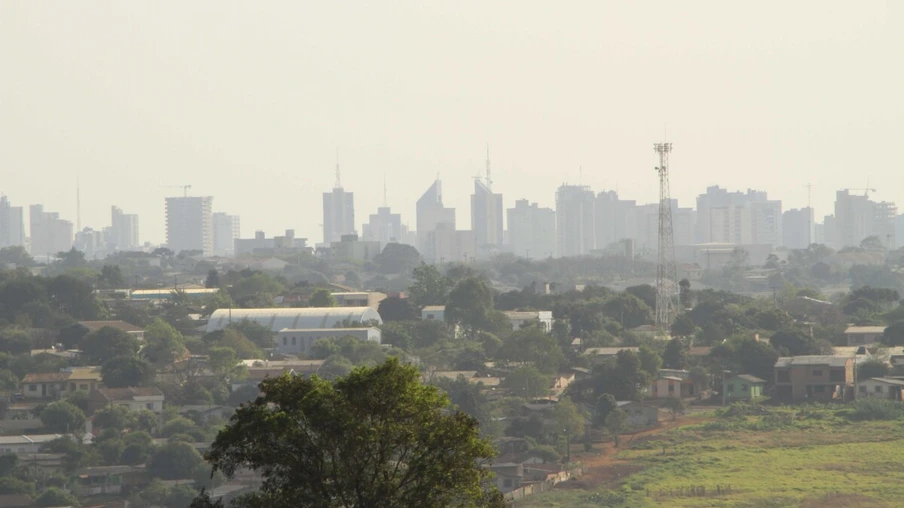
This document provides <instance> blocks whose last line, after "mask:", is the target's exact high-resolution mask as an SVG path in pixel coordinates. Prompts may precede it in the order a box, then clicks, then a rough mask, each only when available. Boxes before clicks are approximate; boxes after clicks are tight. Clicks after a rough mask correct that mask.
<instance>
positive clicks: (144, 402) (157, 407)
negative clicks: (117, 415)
mask: <svg viewBox="0 0 904 508" xmlns="http://www.w3.org/2000/svg"><path fill="white" fill-rule="evenodd" d="M107 406H121V407H125V408H128V409H129V411H141V410H142V409H147V410H148V411H153V412H155V413H161V412H163V392H162V391H160V388H157V387H154V386H142V387H132V388H98V389H97V390H94V391H93V392H91V395H89V396H88V407H90V408H91V409H92V410H93V411H97V410H99V409H103V408H104V407H107Z"/></svg>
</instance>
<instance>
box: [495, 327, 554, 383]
mask: <svg viewBox="0 0 904 508" xmlns="http://www.w3.org/2000/svg"><path fill="white" fill-rule="evenodd" d="M496 355H497V356H498V357H499V358H500V359H503V360H508V361H510V362H531V363H532V364H533V365H534V366H535V367H536V368H537V369H539V370H540V371H542V372H544V373H546V374H555V373H556V372H558V371H559V369H560V368H561V367H563V366H564V365H565V364H566V363H567V359H566V358H565V354H564V353H562V349H561V348H560V347H559V344H558V342H557V341H556V339H555V338H554V337H553V336H552V335H550V334H548V333H546V332H544V331H543V330H542V329H540V328H522V329H520V330H518V331H516V332H514V333H512V334H511V335H509V336H508V337H506V338H505V340H503V341H502V348H500V350H499V351H498V352H497V354H496Z"/></svg>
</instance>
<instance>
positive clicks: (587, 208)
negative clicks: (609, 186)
mask: <svg viewBox="0 0 904 508" xmlns="http://www.w3.org/2000/svg"><path fill="white" fill-rule="evenodd" d="M595 201H596V196H595V195H594V194H593V191H592V190H590V187H587V186H584V185H561V186H560V187H559V189H558V190H557V191H556V250H557V252H558V255H559V256H561V257H568V256H583V255H586V254H590V251H592V250H593V249H594V248H596V240H595V236H596V223H595V221H594V202H595Z"/></svg>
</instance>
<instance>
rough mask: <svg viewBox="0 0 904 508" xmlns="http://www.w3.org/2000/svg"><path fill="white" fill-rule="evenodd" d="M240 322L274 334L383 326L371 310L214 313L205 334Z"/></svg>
mask: <svg viewBox="0 0 904 508" xmlns="http://www.w3.org/2000/svg"><path fill="white" fill-rule="evenodd" d="M244 319H247V320H249V321H253V322H255V323H258V324H260V325H263V326H265V327H267V328H269V329H271V330H273V331H274V332H278V331H280V330H283V329H285V328H289V329H293V330H297V329H316V328H334V327H336V326H337V325H341V324H342V323H343V322H344V321H353V322H360V323H363V322H365V321H377V322H378V323H380V324H382V323H383V320H382V319H381V318H380V314H379V313H378V312H377V311H376V309H374V308H372V307H308V308H303V309H296V308H268V309H218V310H216V311H215V312H214V313H213V314H211V316H210V319H209V320H208V321H207V329H206V332H207V333H210V332H214V331H217V330H222V329H223V328H226V326H228V325H229V323H238V322H240V321H242V320H244Z"/></svg>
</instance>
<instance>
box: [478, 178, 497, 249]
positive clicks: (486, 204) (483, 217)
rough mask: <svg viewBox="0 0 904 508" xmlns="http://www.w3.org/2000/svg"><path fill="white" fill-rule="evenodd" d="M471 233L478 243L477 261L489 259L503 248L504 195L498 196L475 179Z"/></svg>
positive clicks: (487, 186)
mask: <svg viewBox="0 0 904 508" xmlns="http://www.w3.org/2000/svg"><path fill="white" fill-rule="evenodd" d="M471 231H473V232H474V241H475V242H476V244H475V247H474V250H475V252H476V253H477V259H489V258H490V257H492V256H493V255H494V254H497V253H498V252H499V250H500V249H501V248H502V241H503V237H502V231H503V227H502V194H496V193H494V192H493V190H492V189H491V187H490V180H489V179H487V181H486V183H484V182H482V181H480V179H474V194H472V195H471Z"/></svg>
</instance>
